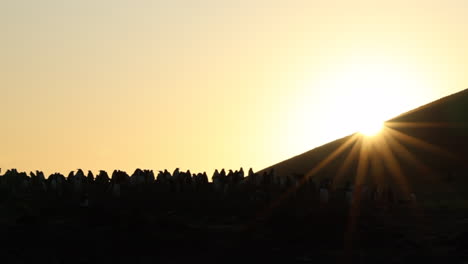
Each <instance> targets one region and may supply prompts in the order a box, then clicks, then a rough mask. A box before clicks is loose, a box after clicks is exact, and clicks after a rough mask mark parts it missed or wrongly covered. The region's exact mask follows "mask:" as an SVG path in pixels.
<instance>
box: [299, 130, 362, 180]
mask: <svg viewBox="0 0 468 264" xmlns="http://www.w3.org/2000/svg"><path fill="white" fill-rule="evenodd" d="M358 138H359V135H358V134H354V135H352V136H351V137H350V138H348V139H347V140H346V142H344V143H343V144H342V145H341V146H340V147H338V148H337V149H336V150H335V151H333V152H332V153H331V154H330V155H328V156H327V157H326V158H325V159H324V160H322V161H321V162H320V163H319V164H317V166H315V167H314V168H313V169H311V170H310V171H309V172H307V173H306V175H305V176H304V178H303V181H301V182H304V181H305V180H307V179H308V178H310V177H312V176H313V175H315V174H316V173H317V172H319V171H320V170H321V169H323V168H324V167H325V166H327V165H328V164H329V163H330V162H332V161H333V160H334V159H335V158H336V157H337V156H338V155H340V154H341V153H343V151H345V150H346V149H347V148H348V147H349V146H350V145H351V144H353V143H355V142H356V140H357V139H358Z"/></svg>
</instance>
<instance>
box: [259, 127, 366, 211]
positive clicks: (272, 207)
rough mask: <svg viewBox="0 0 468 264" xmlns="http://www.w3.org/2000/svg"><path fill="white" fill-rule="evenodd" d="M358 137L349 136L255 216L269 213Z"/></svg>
mask: <svg viewBox="0 0 468 264" xmlns="http://www.w3.org/2000/svg"><path fill="white" fill-rule="evenodd" d="M358 138H359V135H358V134H357V133H356V134H354V135H352V136H351V137H349V138H348V139H347V140H346V141H345V142H344V143H343V144H342V145H341V146H339V147H338V148H337V149H336V150H335V151H333V152H332V153H331V154H330V155H328V156H327V157H326V158H325V159H323V160H322V161H321V162H320V163H319V164H317V165H316V166H315V167H314V168H312V169H311V170H310V171H309V172H307V173H306V174H305V176H304V177H303V178H302V179H301V180H300V181H299V184H297V185H294V186H292V187H290V188H289V189H288V190H286V191H285V192H284V193H283V194H281V195H280V197H278V198H277V199H276V200H274V201H272V202H271V203H270V205H268V206H266V207H265V209H264V210H262V211H261V212H260V213H259V214H257V218H262V217H265V216H266V215H268V214H270V213H271V211H272V210H273V209H274V208H276V207H277V206H278V205H279V204H281V203H282V202H283V201H284V200H285V199H286V198H288V197H289V195H291V194H292V193H295V192H296V191H297V189H298V188H299V187H300V186H302V185H303V184H304V183H305V182H306V181H307V180H308V179H309V178H310V177H312V176H313V175H315V174H316V173H318V172H319V171H320V170H321V169H323V168H324V167H325V166H327V165H328V164H329V163H330V162H332V161H333V160H334V159H335V158H336V157H337V156H339V155H340V154H341V153H343V151H345V150H346V149H347V148H348V147H349V146H350V145H351V144H353V143H356V140H357V139H358Z"/></svg>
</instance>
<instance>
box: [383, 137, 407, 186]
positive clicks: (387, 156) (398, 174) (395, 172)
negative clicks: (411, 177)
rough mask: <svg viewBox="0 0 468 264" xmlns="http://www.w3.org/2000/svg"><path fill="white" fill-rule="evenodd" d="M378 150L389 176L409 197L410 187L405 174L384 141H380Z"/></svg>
mask: <svg viewBox="0 0 468 264" xmlns="http://www.w3.org/2000/svg"><path fill="white" fill-rule="evenodd" d="M378 150H379V153H380V155H381V157H382V158H383V160H384V161H385V162H384V165H385V166H386V167H387V169H388V170H389V171H390V174H391V175H392V176H393V178H394V179H395V181H396V183H397V184H398V186H400V187H401V189H402V191H403V193H404V194H405V195H409V194H410V193H411V191H410V186H409V184H408V182H407V180H406V177H405V174H404V172H403V170H402V169H401V166H400V164H399V162H398V160H397V159H396V157H395V155H394V154H393V152H392V151H391V149H390V147H389V146H388V143H387V142H386V141H385V140H382V142H381V144H380V148H378Z"/></svg>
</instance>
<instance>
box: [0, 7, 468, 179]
mask: <svg viewBox="0 0 468 264" xmlns="http://www.w3.org/2000/svg"><path fill="white" fill-rule="evenodd" d="M382 2H386V3H382ZM467 11H468V1H465V0H444V1H430V0H424V1H423V0H421V1H420V0H414V1H408V0H405V1H399V0H398V1H375V0H369V1H351V0H349V1H333V0H326V1H325V0H324V1H310V0H309V1H297V0H288V1H274V0H269V1H254V0H248V1H247V0H237V1H218V0H196V1H195V0H193V1H188V0H186V1H182V0H170V1H150V0H139V1H138V0H134V1H123V0H79V1H78V0H77V1H72V0H41V1H37V0H0V32H2V34H0V43H1V44H0V47H1V49H0V99H1V103H0V124H1V129H0V167H1V168H3V169H4V170H6V169H7V168H18V169H20V170H26V171H27V170H35V169H40V170H44V171H45V172H46V173H52V172H55V171H58V172H62V173H66V172H68V171H69V170H73V169H77V168H82V169H84V170H88V169H90V170H94V171H97V170H98V169H106V170H111V169H117V168H118V169H124V170H127V171H129V172H132V171H133V170H134V169H135V168H137V167H141V168H150V169H155V170H159V169H165V168H167V169H170V170H173V169H174V168H175V167H180V168H181V169H183V170H186V169H191V170H192V171H204V170H206V171H208V172H209V173H211V172H212V171H213V170H214V169H215V168H223V167H224V168H233V169H237V168H239V167H241V166H243V167H244V168H248V167H253V168H254V170H259V169H262V168H264V167H267V166H269V165H272V164H274V163H277V162H279V161H281V160H284V159H286V158H289V157H291V156H294V155H297V154H300V153H302V152H304V151H307V150H309V149H311V148H313V147H316V146H319V145H322V144H324V143H326V142H328V141H330V140H333V139H335V138H338V137H342V136H345V135H348V134H350V133H352V132H354V131H356V130H359V127H362V125H363V124H365V123H366V122H371V121H372V122H373V121H376V120H383V119H387V118H390V117H392V116H394V115H397V114H399V113H401V112H403V111H407V110H409V109H412V108H414V107H417V106H419V105H422V104H425V103H428V102H430V101H432V100H434V99H437V98H439V97H442V96H445V95H448V94H451V93H454V92H457V91H460V90H463V89H464V88H467V87H468V75H467V74H466V73H467V72H468V71H467V67H466V62H467V61H468V49H466V47H468V30H467V28H468V16H467V15H466V13H467ZM358 124H359V125H358Z"/></svg>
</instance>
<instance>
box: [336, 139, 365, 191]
mask: <svg viewBox="0 0 468 264" xmlns="http://www.w3.org/2000/svg"><path fill="white" fill-rule="evenodd" d="M360 146H362V138H358V139H357V140H356V143H355V144H354V145H353V147H352V149H351V151H350V152H349V153H348V155H347V156H346V159H345V161H344V162H343V163H342V164H341V165H340V168H339V169H338V172H337V173H336V176H335V179H334V181H333V187H334V188H335V187H336V186H337V185H338V182H339V181H340V180H341V178H343V176H344V175H345V174H346V171H347V170H348V169H349V167H350V166H351V164H352V161H353V159H354V157H356V156H357V155H358V151H359V149H360Z"/></svg>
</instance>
